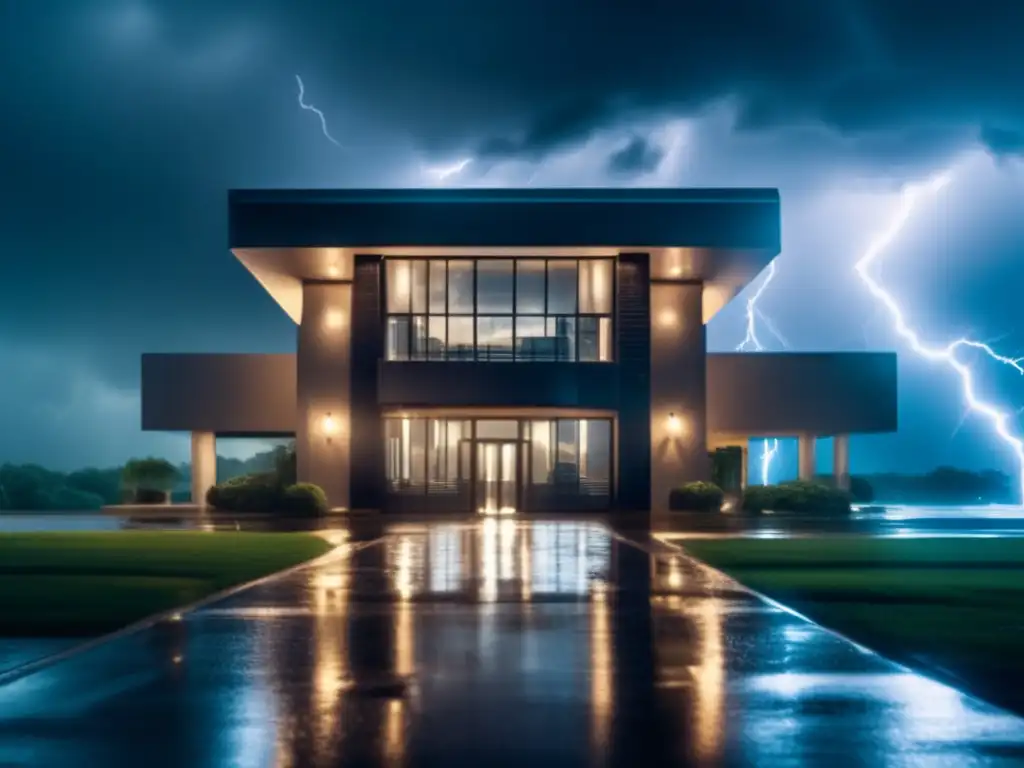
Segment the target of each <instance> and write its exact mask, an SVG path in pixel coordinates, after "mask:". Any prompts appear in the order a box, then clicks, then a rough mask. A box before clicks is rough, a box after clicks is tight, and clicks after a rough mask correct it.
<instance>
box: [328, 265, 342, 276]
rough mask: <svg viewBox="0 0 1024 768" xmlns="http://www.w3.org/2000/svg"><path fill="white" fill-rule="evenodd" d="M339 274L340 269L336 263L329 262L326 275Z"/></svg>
mask: <svg viewBox="0 0 1024 768" xmlns="http://www.w3.org/2000/svg"><path fill="white" fill-rule="evenodd" d="M340 275H341V270H340V269H338V265H337V264H331V265H330V266H329V267H327V276H328V277H339V276H340Z"/></svg>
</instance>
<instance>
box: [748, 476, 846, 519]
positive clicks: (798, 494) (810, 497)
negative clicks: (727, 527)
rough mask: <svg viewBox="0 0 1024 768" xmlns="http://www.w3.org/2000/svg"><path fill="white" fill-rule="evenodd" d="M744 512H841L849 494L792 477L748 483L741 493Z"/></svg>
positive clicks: (822, 484)
mask: <svg viewBox="0 0 1024 768" xmlns="http://www.w3.org/2000/svg"><path fill="white" fill-rule="evenodd" d="M743 510H744V511H745V512H754V513H761V512H765V511H769V512H793V513H799V514H813V515H845V514H849V512H850V494H849V493H847V492H846V491H843V490H841V489H839V488H833V487H832V486H829V485H825V484H824V483H812V482H807V481H804V480H794V481H793V482H789V483H779V484H778V485H752V486H750V487H749V488H747V490H746V491H745V492H744V494H743Z"/></svg>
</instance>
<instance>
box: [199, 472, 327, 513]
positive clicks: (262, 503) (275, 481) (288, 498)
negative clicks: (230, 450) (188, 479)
mask: <svg viewBox="0 0 1024 768" xmlns="http://www.w3.org/2000/svg"><path fill="white" fill-rule="evenodd" d="M206 503H207V504H209V505H210V506H211V507H213V508H214V509H219V510H221V511H223V512H257V513H268V514H269V513H276V512H281V513H286V514H291V515H295V516H298V517H309V516H316V515H322V514H324V513H326V512H327V494H325V493H324V491H323V489H322V488H320V486H317V485H313V484H312V483H296V484H292V485H285V484H284V483H282V482H281V481H280V478H279V477H278V475H277V474H276V473H274V472H261V473H257V474H253V475H243V476H242V477H235V478H232V479H231V480H226V481H224V482H223V483H220V484H219V485H215V486H213V487H212V488H211V489H210V490H209V491H208V492H207V494H206Z"/></svg>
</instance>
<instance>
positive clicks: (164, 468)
mask: <svg viewBox="0 0 1024 768" xmlns="http://www.w3.org/2000/svg"><path fill="white" fill-rule="evenodd" d="M178 477H179V475H178V470H177V468H176V467H175V466H174V465H173V464H171V462H169V461H167V460H166V459H154V458H148V459H131V460H130V461H129V462H128V463H127V464H125V465H124V469H122V470H121V483H122V484H123V485H124V487H125V488H128V489H131V490H137V489H139V488H146V489H148V490H152V491H169V490H171V488H172V487H173V486H174V483H175V482H176V481H177V480H178Z"/></svg>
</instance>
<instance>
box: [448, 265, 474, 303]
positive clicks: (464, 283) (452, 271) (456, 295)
mask: <svg viewBox="0 0 1024 768" xmlns="http://www.w3.org/2000/svg"><path fill="white" fill-rule="evenodd" d="M448 312H449V313H451V314H463V315H469V314H472V313H473V262H472V261H449V262H448Z"/></svg>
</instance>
